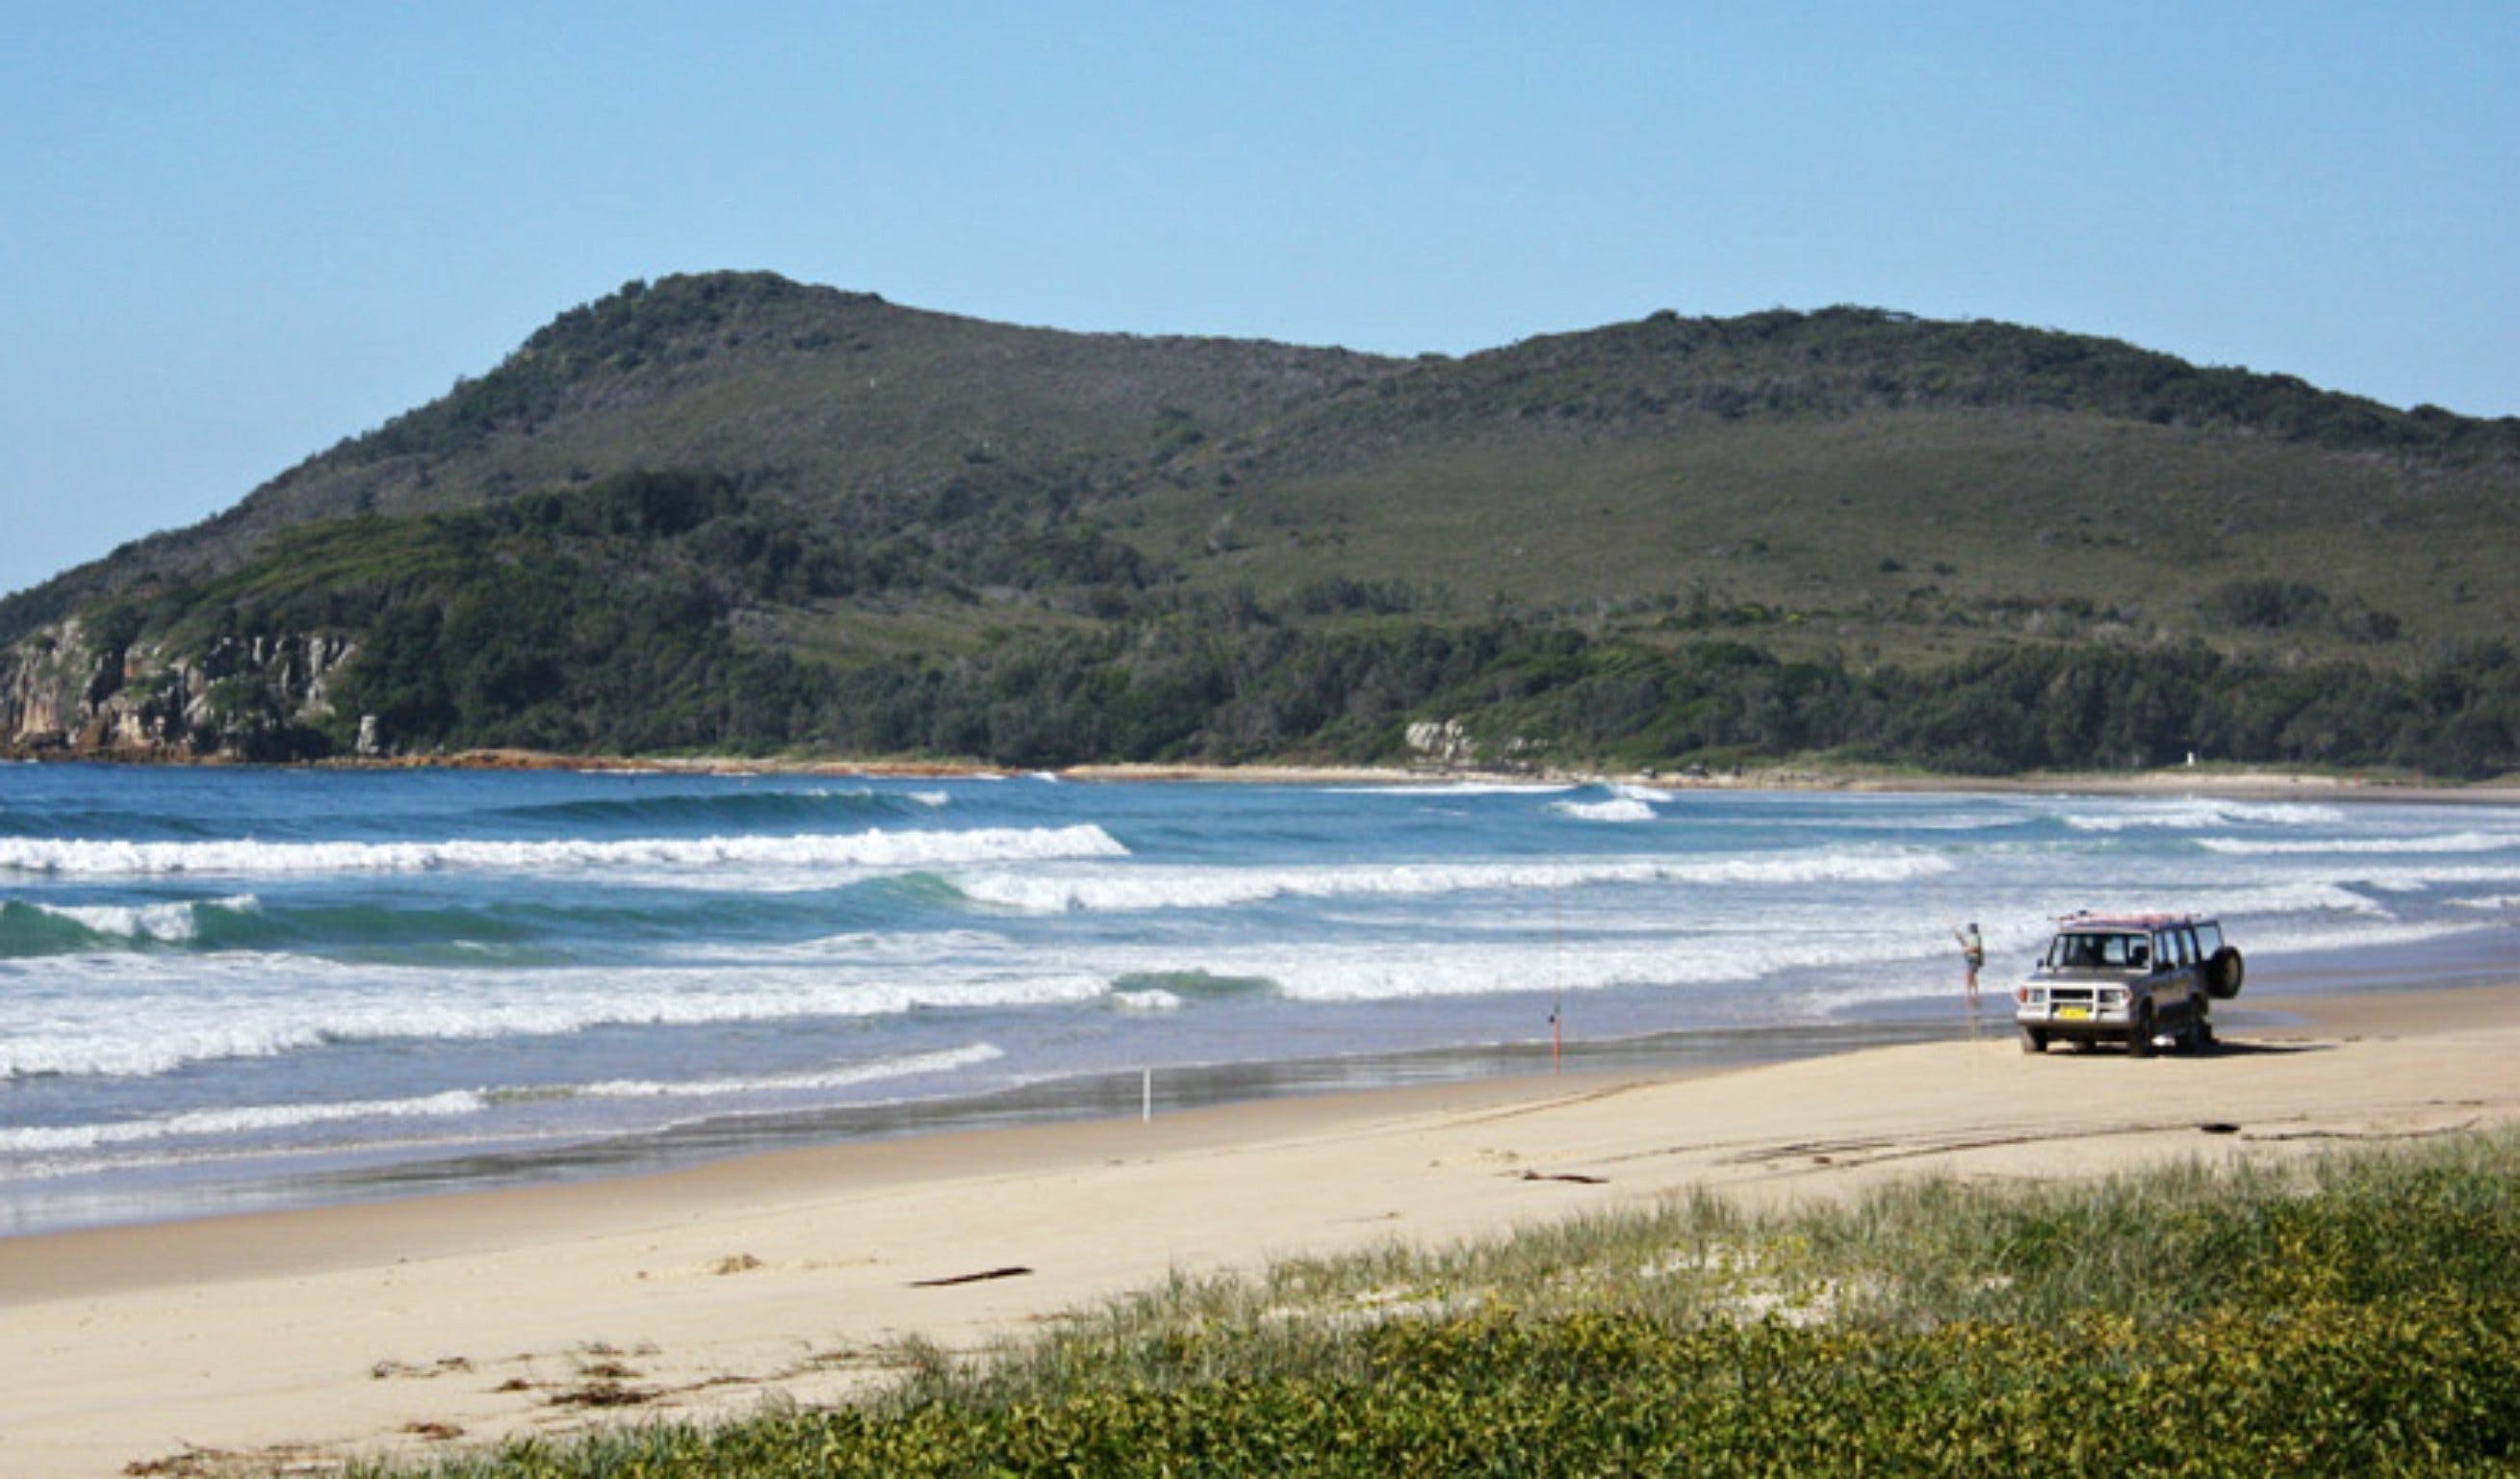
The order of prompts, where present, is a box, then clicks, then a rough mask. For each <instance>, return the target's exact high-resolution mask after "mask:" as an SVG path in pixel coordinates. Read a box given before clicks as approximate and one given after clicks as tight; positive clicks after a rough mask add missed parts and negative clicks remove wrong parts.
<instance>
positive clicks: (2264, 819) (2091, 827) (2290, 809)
mask: <svg viewBox="0 0 2520 1479" xmlns="http://www.w3.org/2000/svg"><path fill="white" fill-rule="evenodd" d="M2063 820H2064V823H2065V825H2067V826H2069V827H2072V828H2074V829H2075V830H2076V831H2079V832H2125V831H2130V830H2133V829H2137V828H2143V827H2165V828H2172V829H2177V830H2183V831H2197V830H2202V829H2204V828H2206V827H2227V826H2232V825H2235V824H2256V825H2262V826H2283V827H2302V826H2325V825H2333V824H2335V823H2338V822H2342V821H2344V820H2345V813H2344V812H2343V811H2341V810H2339V809H2336V808H2334V807H2314V806H2305V805H2302V804H2300V803H2296V802H2240V801H2182V802H2172V803H2136V804H2131V805H2130V806H2129V808H2128V809H2126V810H2123V811H2101V812H2067V813H2065V815H2064V817H2063Z"/></svg>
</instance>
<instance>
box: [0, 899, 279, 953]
mask: <svg viewBox="0 0 2520 1479" xmlns="http://www.w3.org/2000/svg"><path fill="white" fill-rule="evenodd" d="M261 907H262V901H260V900H258V899H256V898H254V897H253V896H252V895H250V894H240V895H238V896H236V897H235V898H232V899H209V900H177V901H166V902H161V903H132V904H122V903H88V904H69V903H22V902H20V901H16V900H9V901H0V960H7V959H18V958H23V957H25V956H29V955H58V954H67V953H69V952H72V951H77V950H92V949H112V948H131V947H137V946H142V945H151V944H157V945H184V944H190V943H191V942H193V941H195V940H197V939H199V938H200V937H201V934H202V925H203V918H204V916H205V915H208V916H227V917H230V918H234V917H236V916H241V915H249V914H253V913H257V912H259V911H260V909H261Z"/></svg>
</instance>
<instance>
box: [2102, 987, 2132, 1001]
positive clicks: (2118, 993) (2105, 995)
mask: <svg viewBox="0 0 2520 1479" xmlns="http://www.w3.org/2000/svg"><path fill="white" fill-rule="evenodd" d="M2126 998H2127V994H2126V988H2125V987H2123V986H2112V987H2109V988H2108V989H2106V990H2105V991H2103V992H2101V993H2100V1004H2101V1005H2103V1006H2124V1005H2126Z"/></svg>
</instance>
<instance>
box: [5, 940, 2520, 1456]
mask: <svg viewBox="0 0 2520 1479" xmlns="http://www.w3.org/2000/svg"><path fill="white" fill-rule="evenodd" d="M2253 1004H2255V1005H2261V1006H2264V1005H2274V1004H2277V1003H2275V1002H2271V1001H2260V1002H2253ZM2292 1005H2293V1007H2294V1009H2295V1010H2297V1011H2299V1012H2300V1013H2302V1014H2303V1016H2304V1017H2305V1018H2306V1019H2307V1025H2305V1026H2303V1027H2300V1028H2297V1029H2290V1030H2283V1031H2266V1032H2259V1033H2253V1034H2252V1033H2243V1034H2239V1035H2236V1037H2235V1038H2234V1040H2232V1041H2231V1042H2229V1043H2228V1046H2227V1047H2226V1048H2225V1050H2223V1051H2222V1052H2220V1053H2218V1054H2216V1055H2214V1056H2211V1057H2207V1058H2201V1059H2186V1058H2177V1057H2172V1058H2161V1059H2155V1060H2152V1061H2148V1062H2134V1061H2130V1060H2128V1059H2127V1058H2125V1057H2123V1056H2122V1055H2119V1054H2115V1053H2099V1052H2094V1053H2077V1054H2061V1053H2060V1054H2051V1055H2049V1056H2047V1057H2043V1058H2036V1059H2033V1058H2028V1057H2025V1056H2023V1055H2022V1054H2020V1053H2019V1052H2018V1051H2016V1050H2015V1048H2014V1046H2013V1043H2012V1040H2011V1039H2010V1038H2009V1036H2007V1035H2004V1034H2002V1033H1999V1032H1998V1031H1996V1030H1995V1028H1994V1026H1993V1025H1991V1026H1990V1029H1989V1031H1988V1033H1987V1035H1986V1036H1985V1037H1983V1038H1982V1039H1979V1040H1974V1041H1952V1042H1937V1043H1928V1044H1924V1045H1918V1046H1903V1047H1888V1048H1878V1049H1871V1050H1868V1051H1863V1052H1857V1053H1850V1054H1846V1055H1843V1056H1838V1057H1831V1058H1823V1059H1815V1060H1810V1061H1805V1062H1798V1063H1789V1064H1783V1065H1777V1066H1770V1067H1759V1068H1750V1069H1743V1070H1739V1071H1734V1072H1726V1073H1718V1074H1708V1075H1703V1076H1699V1077H1694V1078H1654V1077H1649V1076H1638V1075H1617V1076H1600V1077H1582V1078H1578V1077H1568V1078H1562V1079H1550V1078H1541V1079H1527V1080H1515V1081H1504V1082H1497V1081H1490V1082H1486V1083H1478V1084H1469V1085H1461V1086H1441V1087H1434V1088H1409V1089H1398V1090H1390V1091H1384V1092H1378V1093H1368V1094H1351V1095H1337V1096H1326V1097H1322V1098H1316V1099H1306V1100H1294V1101H1276V1102H1269V1103H1260V1104H1245V1105H1234V1106H1226V1107H1222V1108H1215V1109H1208V1110H1202V1111H1198V1112H1195V1113H1189V1114H1183V1115H1180V1116H1176V1117H1172V1118H1168V1119H1162V1120H1158V1121H1156V1122H1155V1123H1153V1124H1151V1125H1142V1124H1139V1123H1137V1122H1135V1121H1125V1120H1124V1121H1106V1122H1099V1123H1092V1124H1082V1125H1060V1126H1046V1127H1038V1128H1031V1129H1020V1130H1008V1131H995V1132H980V1133H967V1134H955V1135H938V1136H932V1137H928V1138H923V1139H917V1140H909V1141H897V1142H891V1143H883V1144H866V1145H849V1146H837V1147H831V1148H826V1149H818V1150H808V1151H796V1152H785V1153H779V1154H767V1155H760V1156H755V1157H751V1158H748V1159H744V1160H741V1161H734V1162H729V1163H725V1164H721V1165H716V1166H708V1167H701V1168H698V1169H695V1170H689V1171H682V1172H676V1173H672V1174H668V1175H660V1176H651V1177H641V1178H629V1179H615V1180H608V1181H602V1182H596V1183H591V1184H580V1185H570V1186H562V1187H553V1188H536V1189H526V1190H511V1191H497V1192H489V1193H483V1194H478V1195H457V1196H439V1197H432V1198H426V1199H420V1200H414V1201H408V1202H402V1203H395V1204H387V1205H376V1206H360V1207H342V1208H330V1209H320V1210H315V1211H303V1212H291V1213H283V1214H275V1215H270V1216H258V1217H244V1218H232V1219H220V1220H212V1221H203V1222H195V1223H187V1224H178V1225H166V1226H148V1227H134V1228H118V1229H106V1230H101V1231H88V1232H75V1233H66V1234H60V1235H54V1236H40V1237H29V1238H21V1239H14V1240H7V1241H0V1473H5V1474H9V1475H15V1476H23V1479H47V1476H54V1475H80V1476H87V1475H111V1474H116V1473H120V1472H123V1471H124V1466H125V1465H126V1464H129V1463H132V1462H134V1461H142V1462H147V1461H151V1460H159V1459H166V1458H169V1457H173V1458H175V1459H177V1462H176V1463H175V1464H174V1465H172V1466H170V1467H164V1468H159V1469H157V1470H154V1471H155V1472H187V1471H193V1470H192V1467H191V1465H192V1463H193V1462H195V1461H200V1460H203V1459H204V1458H205V1457H206V1456H209V1455H211V1454H213V1453H217V1452H225V1453H232V1454H234V1453H243V1454H251V1455H254V1456H258V1457H264V1458H270V1457H287V1458H320V1457H327V1456H340V1455H343V1454H347V1453H353V1452H375V1451H380V1450H397V1451H406V1452H408V1451H415V1450H423V1449H427V1448H428V1447H430V1446H432V1445H435V1444H442V1443H443V1442H445V1441H447V1440H448V1439H449V1438H450V1437H453V1436H454V1435H457V1434H459V1433H460V1435H461V1438H462V1439H463V1440H479V1439H484V1438H490V1437H495V1436H498V1435H502V1434H510V1433H520V1432H531V1431H555V1430H566V1429H570V1428H573V1427H577V1426H580V1425H583V1424H586V1423H588V1422H592V1421H603V1420H610V1419H614V1418H617V1417H620V1416H622V1415H623V1413H624V1410H623V1409H620V1408H613V1407H604V1406H589V1405H588V1401H589V1400H592V1401H594V1402H597V1403H601V1402H603V1401H604V1400H605V1399H607V1398H608V1397H617V1396H620V1395H623V1394H628V1395H636V1396H645V1397H647V1398H648V1399H649V1400H647V1401H645V1402H644V1403H642V1404H641V1405H639V1406H636V1407H632V1408H629V1409H627V1411H628V1412H630V1413H634V1414H648V1415H654V1414H664V1415H677V1416H679V1415H689V1414H692V1413H699V1412H709V1413H728V1412H742V1411H745V1410H750V1409H752V1408H754V1407H756V1406H757V1405H758V1404H759V1403H761V1402H762V1401H763V1400H764V1399H765V1398H767V1397H770V1396H772V1395H774V1394H785V1395H788V1396H792V1397H794V1398H795V1399H797V1400H800V1401H807V1402H811V1401H815V1400H818V1399H824V1398H829V1397H832V1396H835V1395H839V1394H842V1393H845V1392H846V1391H848V1390H850V1389H851V1387H852V1386H853V1385H854V1384H862V1383H864V1382H865V1381H867V1380H868V1379H869V1377H870V1373H871V1372H878V1371H880V1370H881V1368H882V1356H881V1352H880V1347H881V1346H882V1344H883V1343H884V1342H886V1341H888V1340H892V1339H895V1338H898V1337H900V1336H903V1335H907V1334H913V1333H916V1334H920V1335H924V1336H927V1337H930V1338H932V1339H934V1340H937V1341H939V1342H942V1343H944V1344H946V1345H948V1346H951V1347H958V1348H967V1347H970V1346H972V1345H974V1344H976V1343H978V1342H981V1341H983V1340H985V1339H987V1338H988V1337H991V1336H994V1335H999V1334H1004V1333H1008V1332H1016V1331H1021V1330H1024V1329H1026V1328H1029V1327H1032V1326H1034V1325H1037V1324H1039V1323H1040V1322H1042V1321H1044V1320H1046V1319H1050V1318H1053V1317H1057V1314H1058V1313H1059V1312H1060V1311H1062V1310H1066V1309H1070V1308H1072V1307H1075V1306H1078V1305H1081V1304H1086V1303H1090V1302H1093V1301H1096V1300H1100V1299H1102V1298H1103V1297H1105V1296H1109V1295H1113V1294H1117V1293H1120V1292H1122V1291H1124V1290H1126V1289H1129V1288H1131V1287H1134V1286H1138V1285H1143V1284H1146V1283H1148V1282H1150V1281H1153V1280H1155V1279H1158V1278H1160V1277H1161V1276H1162V1275H1163V1274H1164V1273H1165V1272H1166V1271H1170V1270H1176V1269H1178V1270H1185V1271H1215V1270H1221V1269H1228V1268H1248V1267H1253V1266H1256V1265H1258V1264H1260V1263H1262V1262H1264V1261H1266V1260H1267V1259H1269V1258H1271V1257H1273V1256H1278V1255H1285V1254H1292V1253H1296V1252H1328V1251H1335V1250H1339V1249H1349V1248H1356V1247H1360V1246H1364V1245H1368V1244H1372V1243H1374V1242H1378V1241H1381V1240H1384V1239H1388V1238H1395V1237H1398V1238H1408V1239H1414V1240H1419V1241H1437V1240H1446V1239H1453V1238H1460V1237H1467V1236H1474V1235H1482V1234H1491V1233H1497V1232H1502V1231H1504V1230H1506V1229H1508V1228H1509V1227H1511V1226H1513V1225H1516V1224H1517V1223H1523V1222H1528V1221H1532V1220H1540V1219H1550V1218H1555V1217H1558V1216H1561V1215H1563V1214H1566V1213H1569V1212H1573V1211H1577V1210H1579V1209H1586V1208H1598V1207H1608V1206H1616V1205H1622V1204H1629V1203H1635V1202H1640V1201H1643V1200H1646V1199H1650V1198H1653V1197H1656V1196H1658V1195H1661V1194H1663V1193H1666V1192H1670V1191H1674V1190H1678V1189H1682V1188H1687V1187H1691V1186H1708V1187H1713V1188H1717V1189H1720V1190H1723V1191H1726V1192H1728V1193H1730V1194H1735V1195H1739V1196H1742V1197H1744V1198H1749V1199H1754V1200H1757V1201H1761V1202H1778V1201H1790V1200H1795V1199H1803V1198H1814V1197H1825V1196H1836V1195H1842V1194H1845V1193H1847V1192H1849V1191H1852V1190H1856V1189H1860V1188H1863V1187H1866V1186H1869V1185H1871V1184H1874V1183H1876V1182H1878V1181H1880V1180H1882V1179H1886V1178H1897V1177H1915V1176H1926V1175H1941V1176H1948V1177H1955V1178H1961V1179H1990V1180H2007V1179H2047V1178H2059V1177H2075V1176H2088V1175H2093V1174H2097V1173H2100V1172H2103V1171H2107V1170H2111V1169H2116V1168H2122V1167H2133V1166H2139V1165H2144V1164H2149V1163H2156V1162H2162V1161H2169V1160H2174V1159H2178V1158H2183V1157H2200V1158H2204V1159H2206V1160H2209V1161H2219V1160H2223V1159H2226V1158H2229V1157H2238V1156H2276V1155H2298V1154H2304V1153H2309V1152H2313V1151H2316V1150H2319V1149H2323V1148H2326V1147H2329V1146H2333V1145H2335V1144H2337V1143H2339V1142H2343V1141H2353V1140H2373V1139H2390V1138H2399V1137H2412V1136H2420V1135H2426V1134H2434V1133H2441V1132H2451V1131H2454V1130H2456V1129H2459V1128H2463V1127H2469V1126H2488V1125H2496V1124H2504V1123H2509V1122H2511V1121H2513V1120H2514V1119H2520V987H2511V988H2498V987H2487V988H2476V989H2470V990H2461V991H2443V992H2435V993H2429V994H2393V995H2389V996H2374V997H2362V998H2327V999H2305V1000H2302V1001H2299V1002H2296V1003H2292ZM2208 1123H2212V1124H2217V1125H2223V1126H2236V1127H2238V1128H2237V1132H2217V1133H2206V1132H2201V1131H2200V1129H2199V1127H2200V1126H2202V1125H2205V1124H2208ZM1532 1172H1537V1173H1540V1174H1542V1176H1543V1178H1546V1177H1551V1176H1556V1175H1562V1174H1568V1173H1573V1174H1578V1175H1581V1176H1584V1177H1587V1178H1598V1184H1593V1183H1587V1182H1578V1181H1569V1180H1558V1179H1526V1175H1525V1174H1526V1173H1532ZM1007 1269H1022V1270H1024V1272H1022V1273H1018V1274H1012V1275H1010V1276H1003V1277H995V1278H987V1279H982V1280H978V1281H974V1282H964V1283H949V1284H944V1285H941V1286H926V1287H922V1281H926V1280H937V1279H953V1278H956V1277H958V1276H960V1275H967V1274H975V1273H983V1272H988V1271H1000V1270H1007ZM187 1455H190V1456H192V1457H191V1458H190V1459H186V1458H185V1457H184V1456H187Z"/></svg>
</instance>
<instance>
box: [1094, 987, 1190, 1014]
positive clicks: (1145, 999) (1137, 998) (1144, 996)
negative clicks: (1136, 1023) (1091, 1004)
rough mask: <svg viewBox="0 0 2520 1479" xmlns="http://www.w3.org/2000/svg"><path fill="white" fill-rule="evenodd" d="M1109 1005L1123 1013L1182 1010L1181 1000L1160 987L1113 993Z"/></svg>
mask: <svg viewBox="0 0 2520 1479" xmlns="http://www.w3.org/2000/svg"><path fill="white" fill-rule="evenodd" d="M1111 1005H1112V1006H1113V1007H1114V1008H1116V1009H1118V1010H1120V1011H1124V1012H1177V1011H1180V1010H1181V1009H1182V998H1181V997H1179V996H1176V995H1174V994H1172V993H1171V992H1168V991H1165V990H1164V989H1163V988H1162V987H1148V988H1147V989H1146V990H1144V991H1135V992H1113V993H1112V994H1111Z"/></svg>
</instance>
